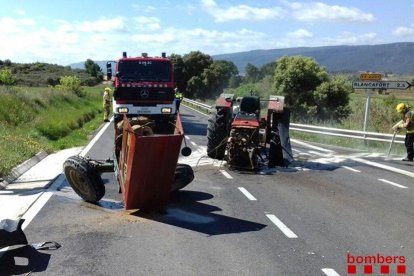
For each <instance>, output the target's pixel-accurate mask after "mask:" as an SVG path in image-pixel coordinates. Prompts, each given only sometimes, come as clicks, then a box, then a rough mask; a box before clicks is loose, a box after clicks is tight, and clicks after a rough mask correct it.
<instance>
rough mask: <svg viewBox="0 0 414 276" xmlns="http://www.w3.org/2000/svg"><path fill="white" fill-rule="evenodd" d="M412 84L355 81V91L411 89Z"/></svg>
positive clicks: (353, 83)
mask: <svg viewBox="0 0 414 276" xmlns="http://www.w3.org/2000/svg"><path fill="white" fill-rule="evenodd" d="M410 86H411V84H410V83H409V82H407V81H354V82H352V88H354V89H399V90H405V89H408V88H410Z"/></svg>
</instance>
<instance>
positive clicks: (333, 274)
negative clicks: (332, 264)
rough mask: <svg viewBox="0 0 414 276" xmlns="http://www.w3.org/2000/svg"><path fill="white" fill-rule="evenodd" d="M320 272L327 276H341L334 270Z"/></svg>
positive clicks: (324, 269)
mask: <svg viewBox="0 0 414 276" xmlns="http://www.w3.org/2000/svg"><path fill="white" fill-rule="evenodd" d="M322 272H323V273H325V275H327V276H341V275H339V274H338V272H336V271H335V269H332V268H322Z"/></svg>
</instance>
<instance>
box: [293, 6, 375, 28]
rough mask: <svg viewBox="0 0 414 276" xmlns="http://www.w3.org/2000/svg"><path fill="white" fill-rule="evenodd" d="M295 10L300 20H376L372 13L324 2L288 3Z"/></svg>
mask: <svg viewBox="0 0 414 276" xmlns="http://www.w3.org/2000/svg"><path fill="white" fill-rule="evenodd" d="M288 5H289V6H290V8H291V9H292V10H293V17H294V18H295V19H297V20H300V21H306V22H313V21H339V22H359V23H371V22H373V21H374V20H375V18H374V16H373V15H372V14H371V13H364V12H363V11H361V10H359V9H357V8H352V7H345V6H338V5H332V6H330V5H327V4H325V3H322V2H312V3H299V2H295V3H291V4H288Z"/></svg>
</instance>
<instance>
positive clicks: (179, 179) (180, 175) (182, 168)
mask: <svg viewBox="0 0 414 276" xmlns="http://www.w3.org/2000/svg"><path fill="white" fill-rule="evenodd" d="M193 179H194V171H193V168H191V166H189V165H187V164H177V167H176V169H175V177H174V182H173V184H172V185H171V192H176V191H178V190H180V189H182V188H184V187H185V186H187V185H188V184H190V183H191V181H193Z"/></svg>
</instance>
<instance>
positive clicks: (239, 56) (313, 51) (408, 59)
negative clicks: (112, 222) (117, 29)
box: [70, 42, 414, 74]
mask: <svg viewBox="0 0 414 276" xmlns="http://www.w3.org/2000/svg"><path fill="white" fill-rule="evenodd" d="M413 53H414V42H402V43H392V44H380V45H358V46H325V47H298V48H285V49H271V50H253V51H248V52H239V53H229V54H221V55H213V56H212V57H213V58H214V59H215V60H221V59H224V60H228V61H232V62H233V63H234V64H235V65H236V66H237V68H238V69H239V72H240V74H244V69H245V67H246V65H247V64H248V63H251V64H253V65H255V66H256V67H259V68H260V67H261V66H262V65H264V64H267V63H270V62H273V61H276V60H277V59H278V58H280V57H282V56H284V55H288V56H293V55H301V56H306V57H311V58H314V59H315V60H316V62H317V63H318V64H319V65H321V66H324V67H326V69H327V70H328V71H329V72H331V73H337V72H345V73H349V72H358V71H372V72H381V73H395V74H413V73H414V54H413ZM94 62H95V63H97V64H98V65H99V66H100V67H101V69H102V72H104V74H106V61H94ZM70 66H71V67H72V68H76V69H84V62H79V63H74V64H71V65H70Z"/></svg>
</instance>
